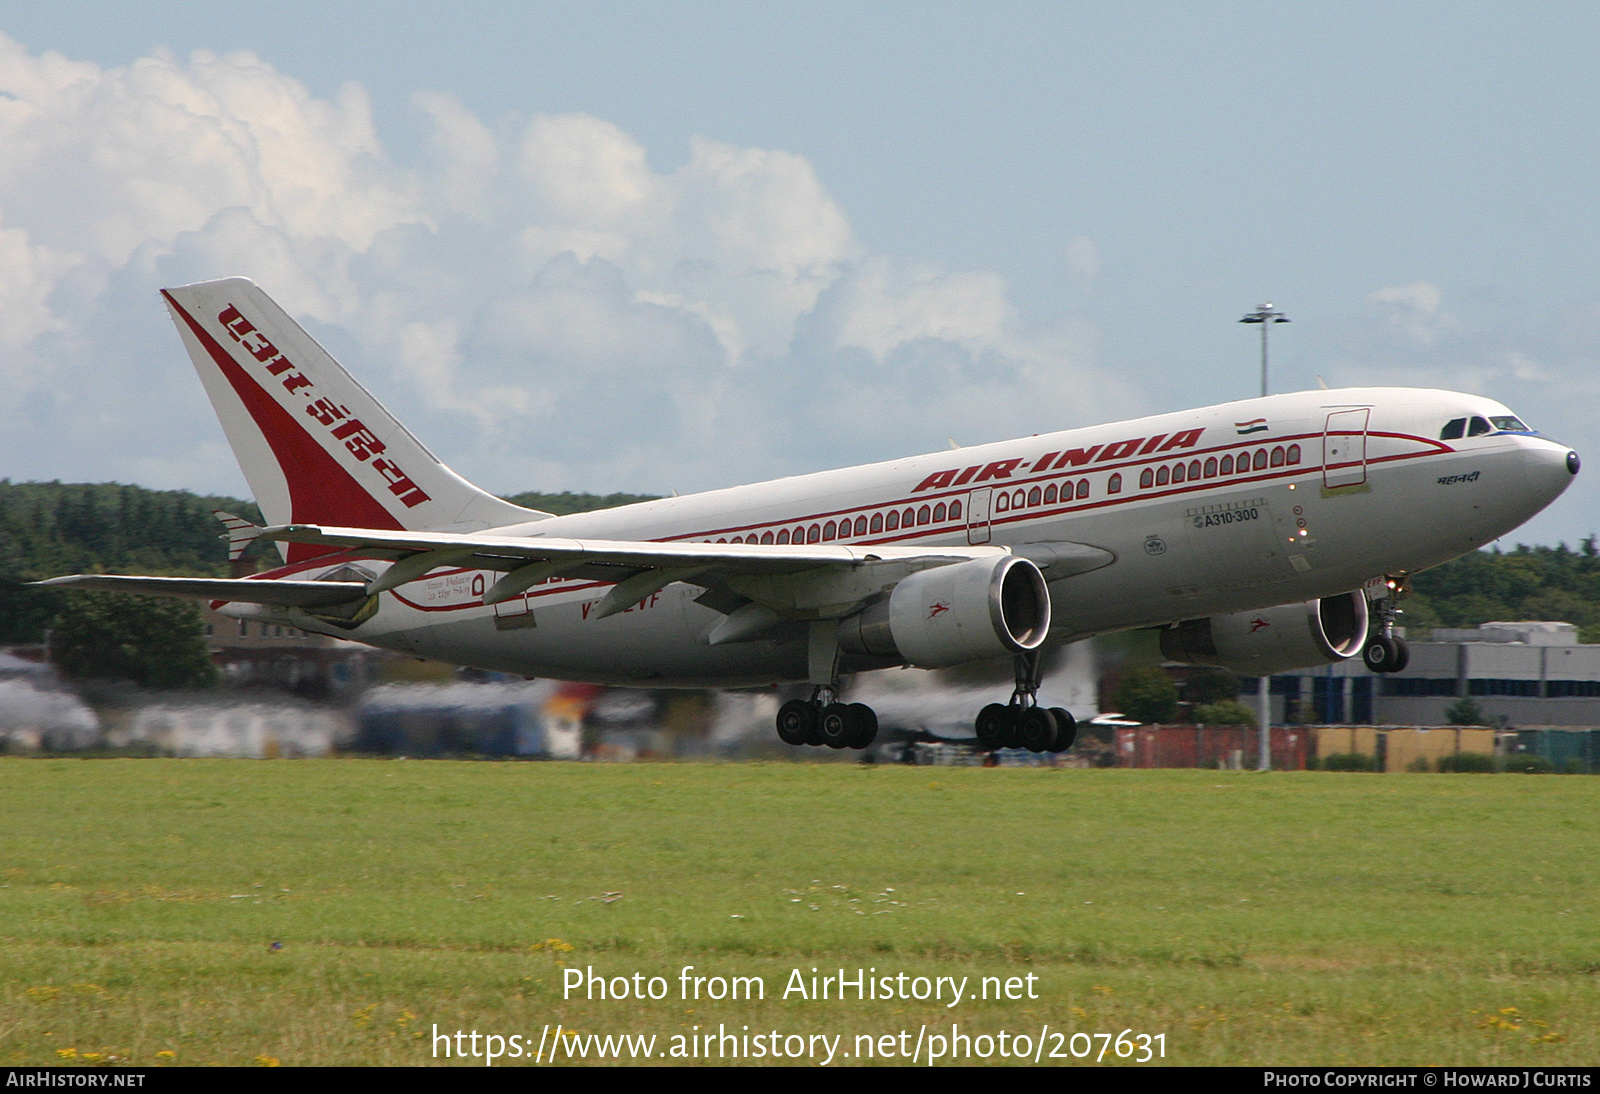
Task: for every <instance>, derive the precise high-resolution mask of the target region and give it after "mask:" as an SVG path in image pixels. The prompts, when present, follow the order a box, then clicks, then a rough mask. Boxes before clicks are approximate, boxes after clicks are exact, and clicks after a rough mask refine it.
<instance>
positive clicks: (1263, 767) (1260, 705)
mask: <svg viewBox="0 0 1600 1094" xmlns="http://www.w3.org/2000/svg"><path fill="white" fill-rule="evenodd" d="M1288 321H1289V317H1288V316H1286V315H1284V314H1283V313H1282V312H1281V311H1274V310H1273V307H1272V301H1270V300H1268V301H1267V302H1266V303H1265V304H1263V305H1261V306H1260V307H1259V308H1257V309H1256V310H1255V311H1253V312H1251V313H1250V314H1249V315H1247V316H1245V317H1244V318H1243V319H1241V320H1239V322H1241V323H1259V324H1260V325H1261V397H1262V398H1263V399H1265V398H1266V397H1267V390H1268V389H1267V328H1268V327H1270V326H1271V325H1272V324H1274V323H1287V322H1288ZM1258 685H1259V688H1260V690H1259V691H1258V692H1257V693H1256V721H1257V723H1258V725H1259V728H1260V739H1259V741H1258V743H1257V745H1256V770H1257V771H1268V770H1270V769H1271V767H1272V677H1270V676H1263V677H1261V678H1260V680H1259V681H1258Z"/></svg>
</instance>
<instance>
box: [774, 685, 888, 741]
mask: <svg viewBox="0 0 1600 1094" xmlns="http://www.w3.org/2000/svg"><path fill="white" fill-rule="evenodd" d="M838 694H839V693H838V689H837V688H836V687H834V686H833V685H831V684H824V685H822V686H821V687H819V688H817V690H816V692H815V693H813V695H812V696H811V698H810V699H791V700H789V701H788V702H787V703H785V704H783V706H781V707H779V708H778V737H779V739H780V740H782V741H783V743H784V744H790V745H827V746H828V747H829V748H866V747H867V746H868V745H870V744H871V743H872V742H873V741H875V740H876V739H877V737H878V716H877V715H876V714H875V713H873V710H872V708H871V707H869V706H867V705H866V704H865V703H841V702H839V701H838Z"/></svg>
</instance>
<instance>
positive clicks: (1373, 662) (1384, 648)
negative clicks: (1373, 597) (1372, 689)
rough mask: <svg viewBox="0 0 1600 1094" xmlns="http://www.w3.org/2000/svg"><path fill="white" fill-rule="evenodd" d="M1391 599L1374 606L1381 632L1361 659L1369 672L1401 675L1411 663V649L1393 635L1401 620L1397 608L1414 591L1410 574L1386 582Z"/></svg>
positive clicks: (1368, 642) (1385, 598)
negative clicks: (1396, 623)
mask: <svg viewBox="0 0 1600 1094" xmlns="http://www.w3.org/2000/svg"><path fill="white" fill-rule="evenodd" d="M1386 584H1387V585H1388V595H1387V596H1385V597H1383V599H1381V600H1379V601H1377V602H1375V603H1374V604H1373V606H1372V607H1373V610H1374V611H1375V612H1377V615H1378V629H1377V633H1375V634H1374V635H1373V636H1372V637H1371V638H1369V639H1367V644H1366V647H1365V648H1364V649H1363V650H1362V651H1361V659H1362V660H1363V661H1365V662H1366V665H1367V668H1369V669H1371V670H1372V671H1373V672H1385V673H1387V672H1399V671H1400V670H1401V669H1403V668H1405V667H1406V666H1407V665H1408V664H1410V663H1411V649H1410V647H1408V646H1407V645H1406V640H1405V639H1404V638H1399V637H1396V635H1395V633H1394V626H1395V621H1396V620H1397V619H1399V617H1400V614H1401V612H1400V608H1399V607H1398V604H1399V602H1400V601H1401V600H1403V599H1404V598H1405V595H1406V593H1408V592H1410V591H1411V582H1410V579H1409V576H1408V575H1407V574H1400V575H1399V576H1397V577H1391V578H1388V579H1387V580H1386Z"/></svg>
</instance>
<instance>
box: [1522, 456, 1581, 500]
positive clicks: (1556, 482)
mask: <svg viewBox="0 0 1600 1094" xmlns="http://www.w3.org/2000/svg"><path fill="white" fill-rule="evenodd" d="M1582 462H1583V461H1582V460H1580V459H1578V454H1577V453H1576V452H1574V451H1572V449H1570V448H1568V447H1567V446H1566V445H1557V444H1550V443H1548V442H1544V443H1540V444H1536V445H1532V446H1529V447H1527V448H1524V449H1523V459H1522V471H1523V474H1524V475H1526V476H1527V481H1528V488H1529V489H1530V490H1531V491H1532V495H1533V497H1534V498H1537V499H1540V506H1539V507H1540V508H1541V509H1542V508H1544V506H1545V505H1548V504H1549V503H1550V502H1552V501H1554V500H1555V499H1556V498H1558V497H1559V496H1560V495H1561V494H1562V493H1563V492H1564V491H1565V490H1566V489H1567V487H1568V486H1571V485H1572V480H1573V477H1574V476H1575V475H1577V473H1578V468H1579V467H1580V466H1581V465H1582Z"/></svg>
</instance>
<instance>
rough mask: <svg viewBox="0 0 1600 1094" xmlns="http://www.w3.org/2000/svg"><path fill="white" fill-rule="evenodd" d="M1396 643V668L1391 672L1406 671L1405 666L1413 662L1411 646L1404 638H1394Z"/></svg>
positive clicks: (1393, 640) (1392, 640)
mask: <svg viewBox="0 0 1600 1094" xmlns="http://www.w3.org/2000/svg"><path fill="white" fill-rule="evenodd" d="M1390 641H1391V642H1393V643H1394V668H1392V669H1390V670H1389V671H1390V672H1404V671H1405V667H1406V666H1407V665H1409V664H1411V647H1410V646H1408V645H1406V640H1405V639H1404V638H1392V639H1390Z"/></svg>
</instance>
